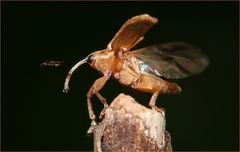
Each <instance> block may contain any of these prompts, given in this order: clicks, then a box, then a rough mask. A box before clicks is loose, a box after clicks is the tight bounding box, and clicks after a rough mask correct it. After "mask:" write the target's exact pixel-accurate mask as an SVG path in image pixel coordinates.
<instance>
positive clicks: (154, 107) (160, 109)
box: [151, 105, 165, 112]
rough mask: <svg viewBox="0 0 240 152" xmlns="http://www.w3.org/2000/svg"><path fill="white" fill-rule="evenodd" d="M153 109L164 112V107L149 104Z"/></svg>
mask: <svg viewBox="0 0 240 152" xmlns="http://www.w3.org/2000/svg"><path fill="white" fill-rule="evenodd" d="M151 107H152V109H153V110H155V111H157V112H165V109H164V108H158V107H157V106H155V105H154V106H151Z"/></svg>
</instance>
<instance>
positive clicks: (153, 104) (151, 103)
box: [148, 89, 165, 112]
mask: <svg viewBox="0 0 240 152" xmlns="http://www.w3.org/2000/svg"><path fill="white" fill-rule="evenodd" d="M160 91H161V90H160V89H157V90H156V91H155V92H154V93H153V95H152V97H151V99H150V102H149V104H148V105H149V106H150V107H152V109H153V110H156V111H157V112H163V111H165V110H164V109H163V108H158V107H157V106H156V101H157V97H158V95H159V94H160Z"/></svg>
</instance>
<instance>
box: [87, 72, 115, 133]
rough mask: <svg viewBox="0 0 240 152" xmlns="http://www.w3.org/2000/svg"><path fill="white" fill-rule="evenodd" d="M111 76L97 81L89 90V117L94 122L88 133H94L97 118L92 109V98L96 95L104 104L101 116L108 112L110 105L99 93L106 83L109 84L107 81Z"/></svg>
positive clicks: (105, 76) (107, 75)
mask: <svg viewBox="0 0 240 152" xmlns="http://www.w3.org/2000/svg"><path fill="white" fill-rule="evenodd" d="M110 76H111V74H106V75H104V76H103V77H101V78H99V79H97V80H96V81H95V82H94V84H93V85H92V87H91V88H90V89H89V91H88V93H87V103H88V112H89V117H90V119H91V120H92V123H91V126H90V128H89V129H88V133H89V134H90V133H92V132H93V129H94V126H95V125H96V122H95V119H96V116H95V114H94V112H93V109H92V102H91V98H92V96H93V95H94V94H95V95H96V96H97V97H98V99H99V100H100V101H101V102H102V103H103V104H104V109H103V110H102V112H101V115H103V112H104V111H105V110H106V108H107V107H108V104H107V102H106V99H104V98H103V97H102V96H101V95H100V93H99V91H100V90H101V89H102V87H103V86H104V85H105V83H106V82H107V80H108V79H109V78H110Z"/></svg>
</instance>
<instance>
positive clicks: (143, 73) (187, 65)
mask: <svg viewBox="0 0 240 152" xmlns="http://www.w3.org/2000/svg"><path fill="white" fill-rule="evenodd" d="M157 22H158V20H157V19H156V18H154V17H151V16H149V15H147V14H143V15H138V16H135V17H133V18H131V19H129V20H127V21H126V22H125V24H123V26H122V27H121V29H120V30H119V31H118V32H117V34H116V35H115V36H114V38H113V39H112V41H111V42H110V43H109V44H108V46H107V48H106V49H104V50H100V51H96V52H93V53H91V54H90V55H88V56H87V57H86V58H84V59H83V60H81V61H79V62H78V63H77V64H76V65H74V66H73V67H72V69H71V70H70V71H69V73H68V75H67V77H66V80H65V84H64V92H68V90H69V86H68V84H69V81H70V78H71V76H72V73H73V72H74V71H75V70H76V69H77V68H78V67H79V66H80V65H82V64H84V63H88V64H89V65H90V66H91V67H93V68H95V69H97V70H98V71H99V72H100V73H101V74H103V76H102V77H101V78H99V79H97V80H96V81H95V82H94V84H93V85H92V87H91V88H90V89H89V91H88V93H87V103H88V111H89V117H90V119H91V120H92V127H91V129H90V130H89V131H90V132H91V131H92V128H93V125H94V124H95V121H94V120H95V115H94V112H93V110H92V104H91V97H92V96H93V95H96V96H97V97H98V99H99V100H100V101H101V102H102V103H103V104H104V109H103V110H102V112H101V114H100V117H101V116H103V114H104V111H105V110H106V108H107V107H108V104H107V102H106V100H105V98H103V97H102V95H101V94H100V93H99V91H100V90H101V89H102V87H103V86H104V85H105V83H106V81H107V80H108V79H109V78H110V77H111V76H113V77H114V78H115V79H117V80H118V81H119V82H120V83H121V84H123V85H126V86H129V87H131V88H133V89H136V90H139V91H142V92H146V93H151V94H153V95H152V97H151V99H150V102H149V105H150V106H151V107H152V109H154V110H157V111H161V109H159V108H158V107H156V106H155V103H156V99H157V97H158V95H159V94H165V93H168V94H175V93H180V92H181V88H180V87H179V86H178V85H177V84H175V83H171V82H168V81H166V80H163V79H162V78H173V79H177V78H184V77H187V76H189V75H191V74H196V73H199V72H201V71H203V70H204V69H205V68H206V67H207V65H208V59H207V57H206V56H205V55H204V54H202V53H201V51H200V50H199V49H197V48H194V47H192V46H190V45H188V44H185V43H183V42H171V43H165V44H159V45H153V46H149V47H145V48H141V49H138V50H135V51H130V50H131V49H132V48H133V47H134V46H136V44H138V43H139V42H140V41H141V40H143V35H144V33H146V32H147V31H148V30H149V29H150V28H151V27H152V26H153V25H154V24H156V23H157Z"/></svg>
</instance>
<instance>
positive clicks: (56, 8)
mask: <svg viewBox="0 0 240 152" xmlns="http://www.w3.org/2000/svg"><path fill="white" fill-rule="evenodd" d="M237 4H238V3H237V2H228V3H227V2H195V3H193V2H68V3H67V2H2V24H1V25H2V52H1V59H2V60H1V64H2V65H1V68H2V74H1V76H2V79H1V81H2V85H1V88H2V89H1V90H2V91H1V95H2V96H1V98H2V100H1V104H2V106H1V107H2V111H1V112H2V126H1V127H2V134H1V135H2V136H1V138H2V150H92V149H93V148H92V147H93V144H92V137H88V136H87V135H86V131H87V129H88V127H89V125H90V120H89V118H88V112H87V104H86V93H87V91H88V89H89V87H90V86H91V84H92V83H93V82H94V80H96V79H97V78H98V77H100V75H99V74H98V72H97V71H95V70H94V69H91V68H90V67H89V66H87V65H86V66H83V67H81V68H80V69H79V70H77V71H76V72H75V73H74V75H73V78H72V81H71V82H70V87H71V90H70V93H69V94H68V95H64V94H63V93H62V88H63V83H64V79H65V76H66V73H67V71H68V70H69V69H70V68H71V66H72V65H74V64H75V63H76V62H78V61H79V60H80V59H81V58H83V57H85V56H87V55H88V54H89V53H91V52H92V51H95V50H100V49H104V48H105V47H106V45H107V44H108V42H109V41H110V40H111V38H112V37H113V36H114V34H115V33H116V32H117V31H118V29H119V28H120V26H121V25H122V24H123V23H124V22H125V21H126V20H127V19H129V18H130V17H132V16H135V15H138V14H143V13H148V14H150V15H152V16H154V17H157V18H159V24H157V25H156V26H154V27H153V28H152V29H151V30H150V31H149V32H148V33H147V34H146V35H145V40H144V42H143V43H141V45H139V47H142V46H147V45H150V44H155V43H163V42H170V41H176V40H177V41H185V42H188V43H190V44H193V45H196V46H198V47H200V48H202V49H203V50H204V51H205V52H206V54H207V55H208V56H209V58H210V65H209V67H208V69H207V70H206V71H204V72H203V73H201V74H199V75H196V76H192V77H189V78H186V79H182V80H177V81H176V82H177V83H178V84H179V85H180V86H181V87H182V89H183V92H182V94H181V95H162V96H159V98H158V103H157V105H158V106H161V107H164V108H165V109H166V117H167V126H166V128H167V130H168V131H169V132H170V133H171V135H172V146H173V149H174V150H238V143H239V142H238V135H239V132H238V129H239V117H238V114H239V113H238V108H239V103H238V49H239V48H238V33H239V30H238V28H239V23H238V19H239V16H238V5H237ZM44 60H64V61H65V66H64V67H61V68H40V63H41V62H42V61H44ZM120 92H124V93H126V94H130V95H131V96H133V97H135V98H136V99H137V100H140V101H143V103H142V104H144V105H147V103H148V101H149V99H150V97H151V95H148V94H143V93H139V92H136V91H133V90H129V89H128V88H126V87H123V86H121V85H119V84H118V82H116V81H113V80H110V81H108V83H107V85H106V86H105V87H104V88H103V90H102V91H101V93H102V95H103V96H104V97H106V99H107V100H108V102H110V101H112V100H113V99H114V97H116V96H117V95H118V94H119V93H120ZM93 107H94V110H95V111H96V113H99V112H100V110H101V108H102V105H101V103H100V101H98V100H97V99H96V97H94V98H93Z"/></svg>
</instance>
